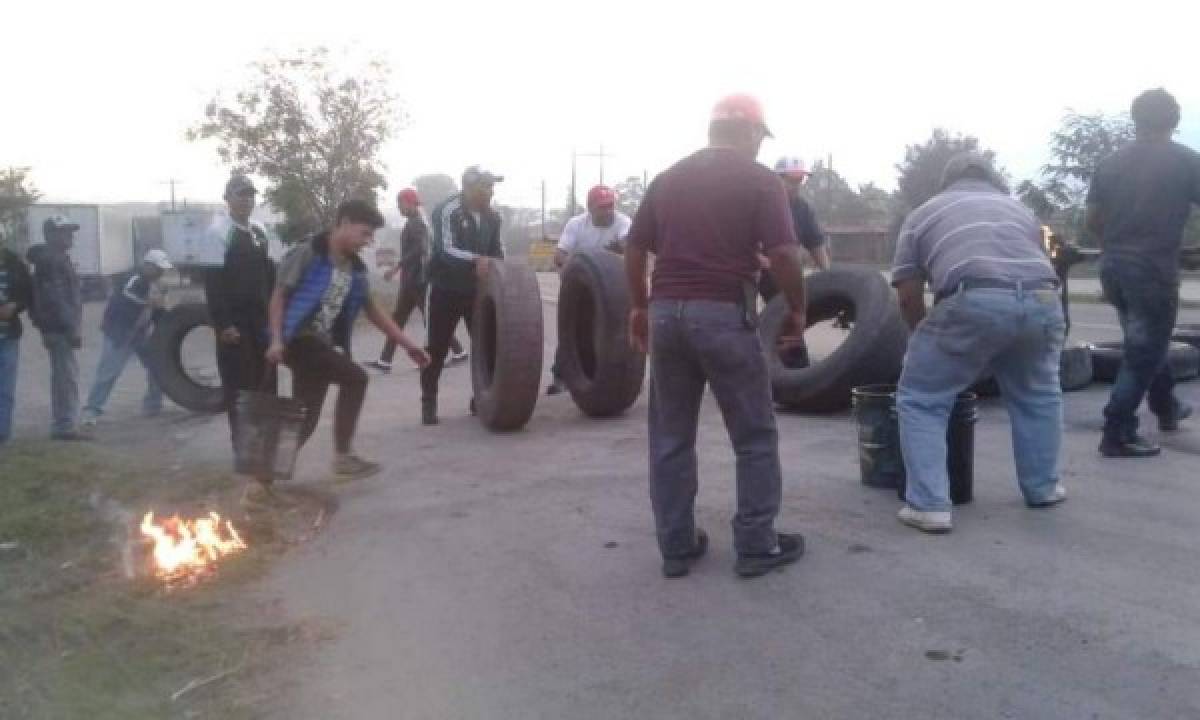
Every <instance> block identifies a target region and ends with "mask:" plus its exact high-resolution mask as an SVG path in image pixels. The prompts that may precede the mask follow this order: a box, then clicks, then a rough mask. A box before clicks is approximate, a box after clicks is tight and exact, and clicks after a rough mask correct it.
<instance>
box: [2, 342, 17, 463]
mask: <svg viewBox="0 0 1200 720" xmlns="http://www.w3.org/2000/svg"><path fill="white" fill-rule="evenodd" d="M20 350H21V343H20V341H19V340H13V339H12V338H0V443H4V442H6V441H7V440H8V439H9V438H10V437H12V416H13V406H14V405H15V404H16V392H17V364H18V360H19V359H20V357H21V353H20Z"/></svg>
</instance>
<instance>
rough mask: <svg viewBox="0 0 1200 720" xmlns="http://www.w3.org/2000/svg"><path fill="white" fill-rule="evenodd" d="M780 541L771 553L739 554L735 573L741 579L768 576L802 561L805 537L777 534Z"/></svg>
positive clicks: (734, 569)
mask: <svg viewBox="0 0 1200 720" xmlns="http://www.w3.org/2000/svg"><path fill="white" fill-rule="evenodd" d="M777 535H778V537H779V540H778V541H777V544H776V545H775V549H774V550H772V551H771V552H769V553H762V554H753V555H750V554H747V555H743V554H741V553H738V558H737V564H735V565H734V566H733V571H734V572H736V573H737V574H738V576H739V577H744V578H752V577H758V576H759V575H766V574H767V573H769V572H771V571H772V570H774V569H776V568H780V567H783V566H784V565H789V564H791V563H794V562H796V561H797V560H799V559H800V556H801V555H803V554H804V536H803V535H801V534H800V533H787V534H785V533H777Z"/></svg>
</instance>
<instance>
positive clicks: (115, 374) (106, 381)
mask: <svg viewBox="0 0 1200 720" xmlns="http://www.w3.org/2000/svg"><path fill="white" fill-rule="evenodd" d="M131 355H137V357H138V360H139V361H141V363H142V367H143V368H145V369H146V394H145V396H143V398H142V412H143V413H145V414H147V415H156V414H158V413H159V412H161V411H162V404H163V402H162V390H160V389H159V387H158V383H157V382H155V380H154V375H153V374H152V373H151V372H150V365H149V364H148V362H147V360H146V354H145V348H144V347H143V346H140V345H139V346H136V347H135V346H134V345H132V344H129V343H122V344H120V345H118V344H117V343H114V342H113V341H112V340H110V339H109V338H108V337H107V336H105V338H104V349H103V350H102V351H101V353H100V364H99V365H97V366H96V377H95V379H94V380H92V389H91V392H89V393H88V399H87V404H86V405H84V407H83V412H84V414H85V415H88V416H90V417H93V418H96V417H100V416H101V415H103V414H104V405H105V403H107V402H108V396H109V395H110V394H111V393H112V389H113V385H115V384H116V383H117V379H118V378H120V377H121V373H122V372H124V370H125V364H126V363H128V362H129V357H130V356H131Z"/></svg>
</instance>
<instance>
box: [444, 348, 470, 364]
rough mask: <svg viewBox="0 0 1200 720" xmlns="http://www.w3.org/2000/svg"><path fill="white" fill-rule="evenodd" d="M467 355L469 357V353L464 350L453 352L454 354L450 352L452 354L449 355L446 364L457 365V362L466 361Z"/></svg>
mask: <svg viewBox="0 0 1200 720" xmlns="http://www.w3.org/2000/svg"><path fill="white" fill-rule="evenodd" d="M469 357H471V356H470V354H469V353H467V352H465V351H464V352H460V353H454V354H452V355H451V356H450V361H449V363H448V364H450V365H458V364H459V363H464V362H466V361H467V358H469Z"/></svg>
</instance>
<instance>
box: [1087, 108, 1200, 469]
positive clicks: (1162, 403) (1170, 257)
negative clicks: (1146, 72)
mask: <svg viewBox="0 0 1200 720" xmlns="http://www.w3.org/2000/svg"><path fill="white" fill-rule="evenodd" d="M1132 115H1133V123H1134V126H1135V128H1136V132H1137V139H1136V140H1135V141H1134V142H1133V143H1132V144H1130V145H1128V146H1127V147H1125V148H1123V149H1121V150H1119V151H1118V152H1117V153H1116V154H1114V155H1112V156H1111V157H1109V158H1107V159H1105V160H1104V161H1103V162H1101V163H1100V166H1099V167H1098V168H1097V169H1096V174H1095V176H1094V177H1093V179H1092V186H1091V189H1090V190H1089V192H1088V199H1087V204H1088V217H1087V226H1088V230H1089V231H1090V232H1091V233H1092V235H1093V236H1094V237H1096V238H1098V239H1099V240H1100V247H1101V253H1102V254H1101V259H1100V282H1101V285H1102V287H1103V288H1104V295H1105V297H1106V298H1107V299H1108V301H1109V302H1110V303H1112V304H1113V306H1114V307H1116V309H1117V317H1118V318H1119V320H1120V322H1121V331H1122V332H1123V333H1124V336H1125V344H1124V357H1123V358H1122V361H1121V369H1120V371H1119V372H1118V373H1117V379H1116V382H1114V383H1113V389H1112V396H1111V397H1110V398H1109V401H1108V405H1107V406H1106V407H1105V408H1104V436H1103V439H1102V440H1101V442H1100V452H1101V453H1102V454H1104V455H1105V456H1106V457H1148V456H1152V455H1157V454H1158V453H1159V452H1160V448H1159V446H1158V445H1156V444H1154V443H1152V442H1150V441H1149V440H1146V439H1145V438H1143V437H1142V436H1141V435H1139V434H1138V418H1137V411H1138V407H1139V406H1141V404H1142V399H1143V398H1146V400H1147V404H1148V405H1149V407H1150V411H1151V412H1153V413H1154V414H1155V415H1157V416H1158V427H1159V430H1161V431H1162V432H1174V431H1176V430H1178V429H1179V423H1180V421H1182V420H1184V419H1185V418H1187V417H1188V416H1190V415H1191V414H1192V408H1191V406H1189V405H1187V404H1186V403H1183V402H1182V401H1180V400H1179V399H1178V398H1177V397H1175V392H1174V388H1175V380H1174V378H1172V376H1171V369H1170V367H1169V366H1168V364H1167V352H1168V349H1169V348H1170V344H1171V335H1172V333H1173V332H1174V329H1175V320H1176V316H1177V315H1178V312H1179V249H1180V245H1181V244H1182V241H1183V228H1184V225H1186V224H1187V221H1188V215H1189V213H1190V212H1191V207H1192V205H1194V204H1200V155H1197V154H1196V153H1195V152H1193V151H1192V150H1191V149H1189V148H1187V147H1185V146H1183V145H1180V144H1178V143H1176V142H1173V141H1172V140H1171V136H1172V135H1174V133H1175V129H1176V128H1178V127H1179V104H1178V103H1177V102H1176V101H1175V98H1174V97H1172V96H1171V95H1170V94H1169V93H1167V91H1165V90H1163V89H1161V88H1159V89H1157V90H1150V91H1147V92H1145V93H1143V94H1142V95H1140V96H1139V97H1138V98H1137V99H1136V100H1134V101H1133V109H1132Z"/></svg>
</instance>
